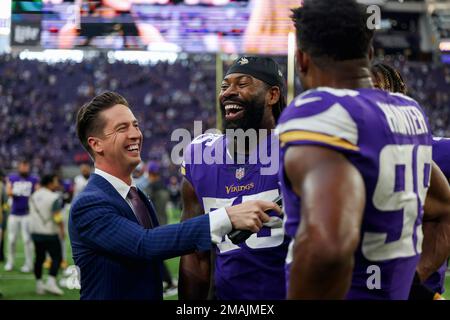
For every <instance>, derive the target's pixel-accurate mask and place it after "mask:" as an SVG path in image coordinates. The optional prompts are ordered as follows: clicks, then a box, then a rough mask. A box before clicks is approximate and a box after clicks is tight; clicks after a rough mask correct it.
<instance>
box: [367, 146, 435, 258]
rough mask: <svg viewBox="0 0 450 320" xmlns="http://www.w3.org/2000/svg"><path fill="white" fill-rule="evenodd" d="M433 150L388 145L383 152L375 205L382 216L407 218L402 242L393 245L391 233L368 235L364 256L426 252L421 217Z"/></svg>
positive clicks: (403, 255)
mask: <svg viewBox="0 0 450 320" xmlns="http://www.w3.org/2000/svg"><path fill="white" fill-rule="evenodd" d="M431 150H432V149H431V146H414V145H402V146H399V145H387V146H386V147H384V148H383V150H382V151H381V153H380V159H379V160H380V162H379V163H380V164H379V175H378V181H377V185H376V188H375V192H374V194H373V198H372V201H373V205H374V207H375V208H376V209H377V210H379V211H381V212H382V213H381V214H386V215H398V214H403V226H402V230H401V235H400V238H399V239H398V240H395V241H389V242H387V238H388V234H387V233H384V232H365V233H364V236H363V241H362V252H363V254H364V256H365V257H366V258H367V259H368V260H371V261H383V260H390V259H396V258H403V257H411V256H414V255H416V254H419V253H420V252H421V251H422V238H423V233H422V226H421V224H420V223H418V221H421V219H418V216H419V214H421V213H422V210H423V209H422V208H423V203H424V201H425V196H426V193H427V190H428V186H429V181H430V173H431V163H430V159H431ZM395 211H397V212H395ZM380 218H382V217H380ZM414 229H415V230H414ZM414 231H415V234H416V238H417V241H416V243H415V244H414V237H413V235H414Z"/></svg>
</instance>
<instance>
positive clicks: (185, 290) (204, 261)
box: [178, 178, 211, 300]
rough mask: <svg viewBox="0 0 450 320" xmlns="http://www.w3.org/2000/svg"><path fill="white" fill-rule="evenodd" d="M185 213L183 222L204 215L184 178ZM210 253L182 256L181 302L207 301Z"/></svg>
mask: <svg viewBox="0 0 450 320" xmlns="http://www.w3.org/2000/svg"><path fill="white" fill-rule="evenodd" d="M181 199H182V205H183V211H182V215H181V221H185V220H187V219H190V218H193V217H196V216H199V215H202V214H204V210H203V207H202V206H201V205H200V203H199V201H198V198H197V195H196V194H195V190H194V188H193V187H192V185H191V183H190V182H189V181H188V180H187V179H186V178H183V181H182V183H181ZM210 272H211V260H210V251H206V252H195V253H192V254H188V255H184V256H181V259H180V271H179V279H178V295H179V298H180V299H181V300H193V299H195V300H206V298H207V297H208V291H209V286H210V281H209V280H210Z"/></svg>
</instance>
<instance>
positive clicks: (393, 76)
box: [372, 63, 450, 300]
mask: <svg viewBox="0 0 450 320" xmlns="http://www.w3.org/2000/svg"><path fill="white" fill-rule="evenodd" d="M372 76H373V79H374V82H375V87H377V88H379V89H382V90H387V91H390V92H394V93H403V94H407V92H408V90H407V86H406V83H405V81H404V80H403V77H402V75H401V73H400V72H399V71H398V70H396V69H394V68H393V67H391V66H389V65H387V64H384V63H377V64H375V65H373V66H372ZM433 161H434V162H435V163H436V164H437V166H438V167H439V168H440V169H441V170H442V172H443V173H444V175H445V177H446V178H447V179H448V180H449V181H450V139H445V138H436V137H434V138H433ZM447 265H448V261H446V262H445V263H444V264H443V265H442V266H441V267H440V268H439V270H438V271H436V272H434V273H433V274H432V275H431V276H430V277H429V278H428V279H426V280H425V281H424V282H423V283H420V281H417V280H418V279H415V280H416V281H414V282H413V286H412V289H411V292H410V294H409V299H410V300H419V299H420V300H421V299H427V300H431V299H434V300H439V299H442V296H441V294H442V293H444V291H445V287H444V282H445V272H446V271H447ZM423 286H425V287H426V288H428V290H427V289H426V288H425V289H424V288H423Z"/></svg>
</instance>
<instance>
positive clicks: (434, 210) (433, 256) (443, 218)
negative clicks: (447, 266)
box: [417, 162, 450, 281]
mask: <svg viewBox="0 0 450 320" xmlns="http://www.w3.org/2000/svg"><path fill="white" fill-rule="evenodd" d="M423 234H424V237H423V244H422V254H421V256H420V261H419V264H418V266H417V273H418V276H419V279H420V280H421V281H424V280H426V279H427V278H428V277H429V276H430V275H431V274H432V273H433V272H435V271H436V270H437V269H439V267H440V266H442V264H443V263H444V262H445V261H446V259H447V258H448V256H449V254H450V186H449V183H448V181H447V179H446V178H445V176H444V174H443V173H442V171H441V170H440V169H439V167H438V166H437V165H436V164H435V163H434V162H433V165H432V169H431V180H430V188H429V189H428V193H427V197H426V199H425V207H424V216H423Z"/></svg>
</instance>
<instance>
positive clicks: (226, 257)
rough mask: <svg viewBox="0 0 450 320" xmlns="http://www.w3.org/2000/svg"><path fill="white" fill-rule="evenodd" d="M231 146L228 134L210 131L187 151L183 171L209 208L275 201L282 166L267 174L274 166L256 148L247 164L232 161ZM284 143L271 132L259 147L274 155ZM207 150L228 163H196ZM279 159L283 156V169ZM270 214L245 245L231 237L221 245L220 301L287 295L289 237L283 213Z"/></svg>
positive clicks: (217, 280)
mask: <svg viewBox="0 0 450 320" xmlns="http://www.w3.org/2000/svg"><path fill="white" fill-rule="evenodd" d="M270 141H273V142H275V145H271V142H270ZM226 145H227V139H226V138H225V136H224V135H211V134H205V135H201V136H199V137H198V138H196V139H195V140H194V141H193V142H192V143H191V145H190V146H189V147H188V149H187V151H186V152H185V157H184V162H183V165H182V167H181V171H182V173H183V175H184V176H185V177H186V179H187V180H189V182H190V183H191V184H192V186H193V187H194V189H195V193H196V194H197V197H198V199H199V202H200V203H201V205H202V206H203V209H204V210H205V212H210V211H212V210H214V209H217V208H221V207H228V206H231V205H235V204H239V203H242V202H245V201H248V200H267V201H272V200H274V199H275V198H276V197H277V196H278V195H279V194H280V187H279V182H278V174H277V171H278V170H274V172H273V173H272V174H270V175H261V171H260V170H261V169H262V168H267V166H268V165H266V164H265V163H267V162H266V161H260V158H259V156H257V155H258V154H261V153H258V152H257V151H256V150H255V151H254V152H253V153H251V155H250V157H249V158H248V159H247V161H246V164H242V165H240V164H232V162H233V161H232V158H231V155H230V153H229V151H228V149H227V147H226ZM278 145H279V144H278V141H277V138H276V137H274V136H271V139H267V141H266V140H265V141H264V142H263V143H260V144H259V145H258V150H267V151H268V153H267V154H268V155H270V154H271V150H272V149H273V150H277V151H278ZM266 146H267V148H266ZM264 152H266V151H264ZM202 154H213V155H219V154H220V155H219V156H218V157H217V158H219V159H220V158H222V159H223V161H221V162H222V163H224V164H217V162H216V164H209V165H208V164H205V163H204V162H205V161H204V162H203V164H193V163H194V162H195V161H194V160H195V159H194V158H195V157H196V155H197V156H199V155H202ZM277 155H278V154H277ZM261 158H262V157H261ZM252 159H253V161H252ZM199 162H200V161H196V162H195V163H199ZM278 162H279V158H278V157H277V158H276V166H277V167H278ZM227 163H228V164H227ZM230 163H231V164H230ZM268 214H269V215H270V216H271V217H272V218H271V219H272V220H273V221H271V223H270V224H269V225H268V226H264V227H263V228H262V229H261V230H260V231H259V232H258V233H257V234H253V235H251V236H250V238H248V239H247V240H246V241H245V242H244V243H242V244H239V245H235V244H233V243H232V242H231V241H230V239H229V238H228V236H225V237H224V238H223V239H222V242H221V243H219V244H218V245H217V247H216V253H217V255H216V264H215V272H214V274H215V290H216V298H217V299H219V300H231V299H237V300H262V299H275V300H280V299H285V295H286V288H285V276H284V260H285V257H286V254H287V246H288V243H289V241H288V239H287V237H285V234H284V230H283V226H282V219H281V217H279V216H278V214H277V213H275V212H273V211H271V212H268Z"/></svg>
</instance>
